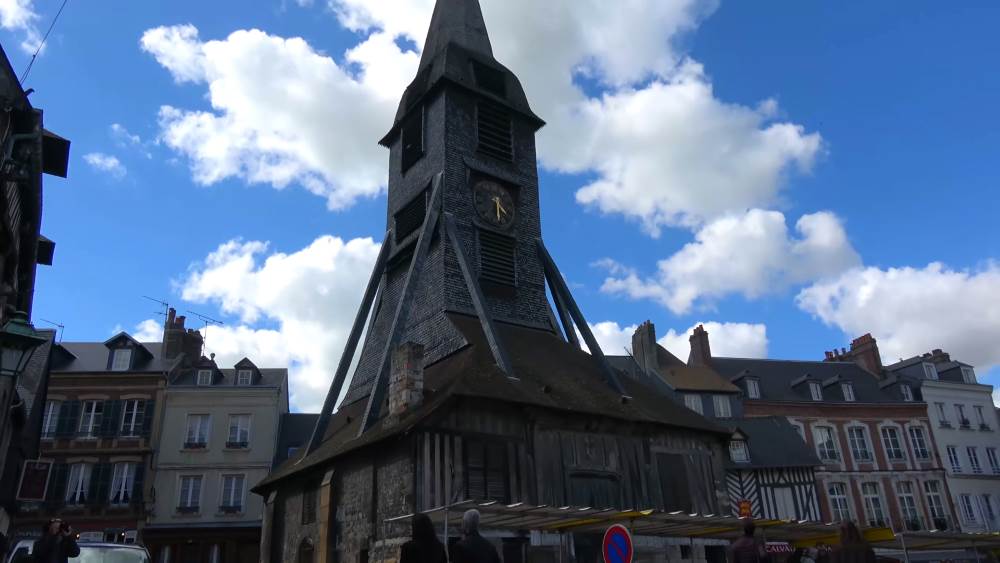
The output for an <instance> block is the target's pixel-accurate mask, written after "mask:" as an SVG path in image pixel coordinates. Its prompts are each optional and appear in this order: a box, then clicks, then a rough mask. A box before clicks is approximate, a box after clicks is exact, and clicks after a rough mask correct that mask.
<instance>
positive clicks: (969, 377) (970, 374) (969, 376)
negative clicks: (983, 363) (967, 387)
mask: <svg viewBox="0 0 1000 563" xmlns="http://www.w3.org/2000/svg"><path fill="white" fill-rule="evenodd" d="M962 380H964V381H965V382H966V383H975V382H976V370H974V369H972V368H965V367H963V368H962Z"/></svg>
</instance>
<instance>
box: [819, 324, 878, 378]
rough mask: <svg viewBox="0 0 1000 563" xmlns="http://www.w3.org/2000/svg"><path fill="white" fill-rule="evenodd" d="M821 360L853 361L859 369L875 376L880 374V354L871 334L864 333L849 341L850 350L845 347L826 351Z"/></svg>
mask: <svg viewBox="0 0 1000 563" xmlns="http://www.w3.org/2000/svg"><path fill="white" fill-rule="evenodd" d="M823 361H825V362H854V363H856V364H858V365H859V366H860V367H861V369H863V370H865V371H867V372H868V373H870V374H872V375H874V376H875V377H881V376H882V356H881V355H880V354H879V351H878V344H877V343H876V342H875V337H873V336H872V335H871V334H866V335H864V336H861V337H858V338H855V339H854V340H853V341H851V350H850V351H848V350H847V349H846V348H841V349H840V350H837V349H836V348H834V349H833V352H826V358H825V359H824V360H823Z"/></svg>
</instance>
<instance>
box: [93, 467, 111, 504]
mask: <svg viewBox="0 0 1000 563" xmlns="http://www.w3.org/2000/svg"><path fill="white" fill-rule="evenodd" d="M113 470H114V466H113V465H111V464H110V463H98V464H96V465H94V467H93V469H92V470H91V472H90V487H89V490H88V492H87V503H88V504H91V505H101V504H107V503H108V494H109V493H110V488H111V472H112V471H113Z"/></svg>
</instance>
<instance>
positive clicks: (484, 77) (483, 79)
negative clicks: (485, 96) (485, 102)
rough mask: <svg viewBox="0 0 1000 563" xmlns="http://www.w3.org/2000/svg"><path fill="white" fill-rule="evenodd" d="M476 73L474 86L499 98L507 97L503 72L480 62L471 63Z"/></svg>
mask: <svg viewBox="0 0 1000 563" xmlns="http://www.w3.org/2000/svg"><path fill="white" fill-rule="evenodd" d="M472 68H473V71H474V72H475V74H476V86H479V87H480V88H482V89H483V90H486V91H487V92H489V93H491V94H496V95H497V96H500V97H501V98H505V97H507V81H506V80H505V79H504V74H503V72H500V71H499V70H497V69H495V68H493V67H491V66H486V65H484V64H482V63H472Z"/></svg>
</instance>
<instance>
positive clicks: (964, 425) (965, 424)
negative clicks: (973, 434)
mask: <svg viewBox="0 0 1000 563" xmlns="http://www.w3.org/2000/svg"><path fill="white" fill-rule="evenodd" d="M961 424H962V428H964V429H966V430H968V429H969V428H972V422H971V421H970V420H969V419H967V418H963V419H962V421H961Z"/></svg>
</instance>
